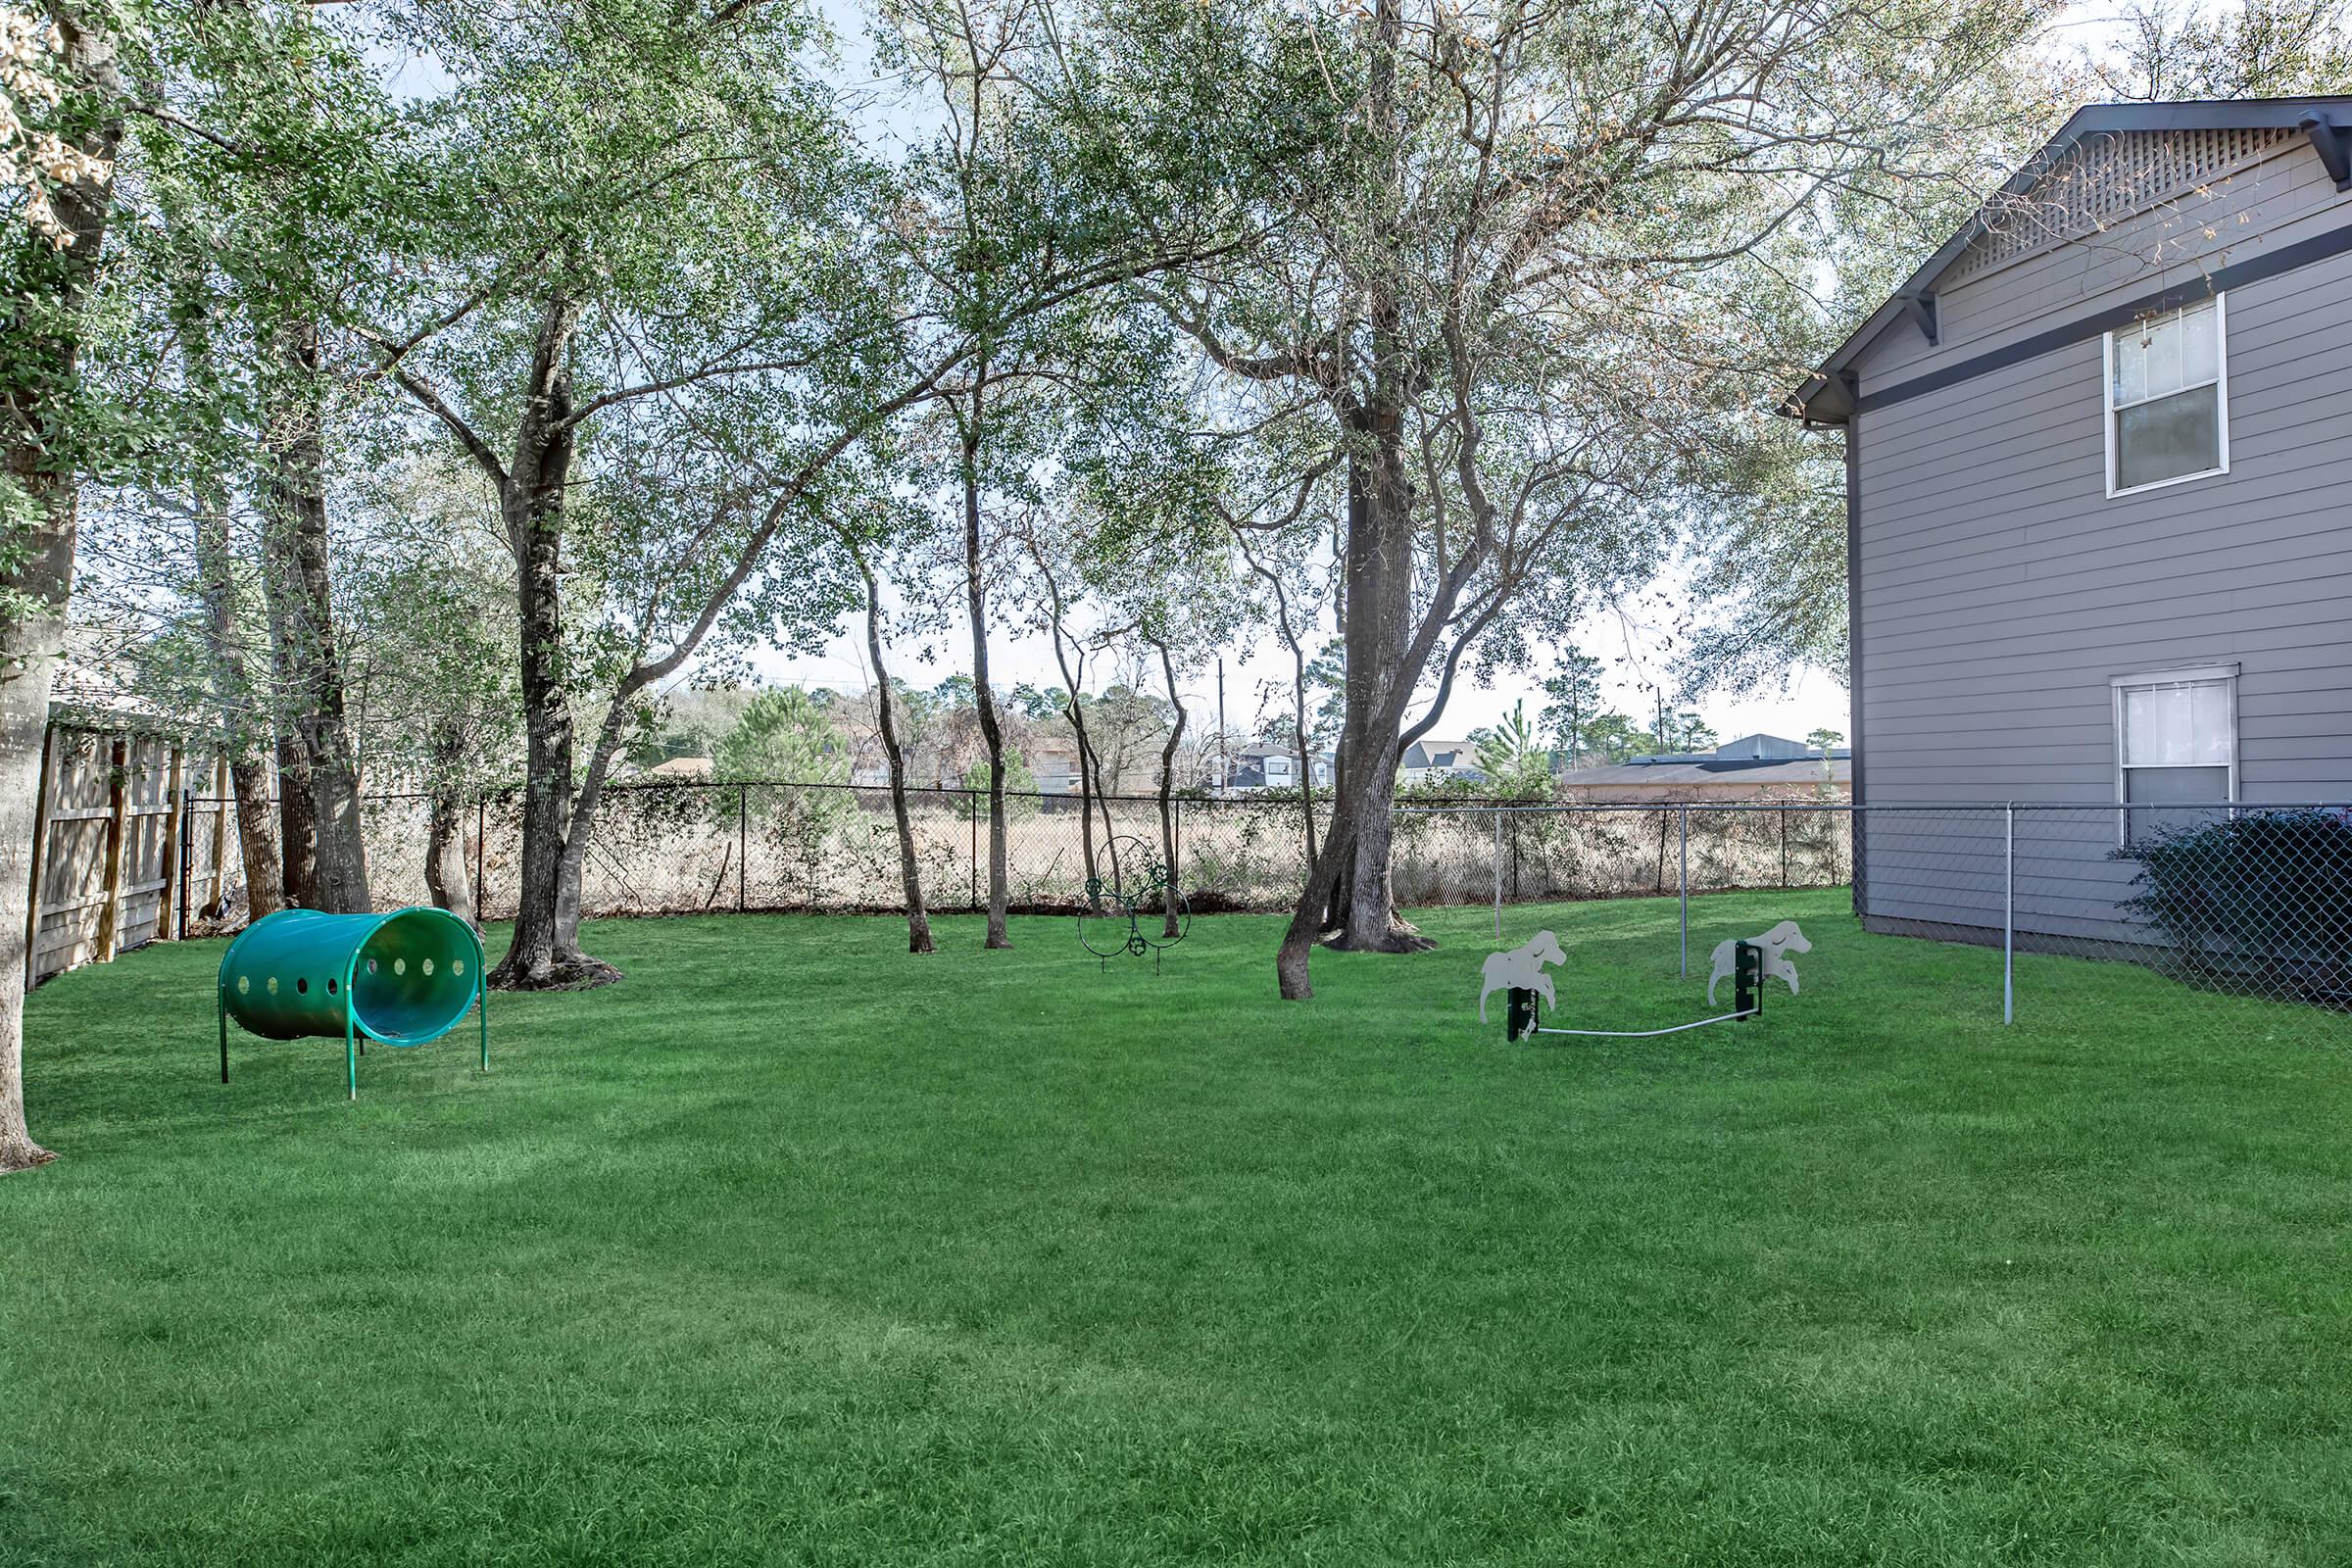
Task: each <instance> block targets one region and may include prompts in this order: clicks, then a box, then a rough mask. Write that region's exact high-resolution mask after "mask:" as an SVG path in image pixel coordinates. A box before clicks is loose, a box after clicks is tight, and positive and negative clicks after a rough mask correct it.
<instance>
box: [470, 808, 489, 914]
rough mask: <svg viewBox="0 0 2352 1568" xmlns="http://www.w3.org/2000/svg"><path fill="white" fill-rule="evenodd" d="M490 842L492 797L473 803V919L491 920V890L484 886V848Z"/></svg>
mask: <svg viewBox="0 0 2352 1568" xmlns="http://www.w3.org/2000/svg"><path fill="white" fill-rule="evenodd" d="M489 840H490V797H489V796H487V795H485V796H483V797H482V798H481V799H480V800H478V801H476V802H474V803H473V917H474V919H475V920H477V921H481V920H487V919H489V918H490V890H489V889H488V888H486V887H484V886H483V885H482V847H483V846H484V845H485V844H487V843H488V842H489Z"/></svg>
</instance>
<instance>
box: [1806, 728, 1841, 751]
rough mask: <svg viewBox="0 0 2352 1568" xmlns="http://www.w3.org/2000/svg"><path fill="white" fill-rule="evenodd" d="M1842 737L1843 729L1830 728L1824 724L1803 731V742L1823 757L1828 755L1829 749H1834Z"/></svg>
mask: <svg viewBox="0 0 2352 1568" xmlns="http://www.w3.org/2000/svg"><path fill="white" fill-rule="evenodd" d="M1844 739H1845V731H1843V730H1841V729H1831V728H1829V727H1828V726H1826V725H1825V726H1823V727H1822V728H1820V729H1814V730H1807V731H1806V732H1805V744H1806V745H1807V746H1810V747H1812V748H1813V749H1814V750H1815V751H1817V752H1819V753H1821V755H1822V756H1824V757H1827V756H1829V755H1830V753H1831V751H1832V750H1834V749H1835V748H1836V747H1837V746H1838V743H1839V742H1840V741H1843V740H1844Z"/></svg>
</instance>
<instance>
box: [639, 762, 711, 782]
mask: <svg viewBox="0 0 2352 1568" xmlns="http://www.w3.org/2000/svg"><path fill="white" fill-rule="evenodd" d="M646 771H647V772H648V773H651V774H652V775H653V776H654V777H656V778H709V777H710V776H711V773H712V771H713V768H712V766H711V759H709V758H708V757H673V758H671V759H670V760H668V761H666V762H656V763H655V764H654V765H653V766H651V767H649V768H647V769H646Z"/></svg>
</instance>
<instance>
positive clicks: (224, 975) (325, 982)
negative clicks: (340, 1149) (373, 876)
mask: <svg viewBox="0 0 2352 1568" xmlns="http://www.w3.org/2000/svg"><path fill="white" fill-rule="evenodd" d="M484 998H485V993H484V992H483V990H482V939H481V938H480V937H479V936H477V935H476V934H475V933H474V929H473V927H472V926H470V925H467V924H466V922H465V921H463V920H461V919H459V918H458V917H457V916H456V915H454V914H452V913H450V912H449V911H448V910H447V909H435V908H431V907H425V906H421V905H420V906H417V907H411V908H406V909H395V910H393V911H392V912H391V913H390V914H322V913H320V912H319V910H317V909H280V910H278V911H277V912H276V913H275V914H270V915H265V916H264V917H262V918H261V919H259V920H256V921H254V923H253V924H251V925H249V926H247V927H246V928H245V929H244V930H243V931H242V932H241V933H239V934H238V936H237V939H236V940H235V941H234V942H231V943H230V944H229V945H228V952H227V954H226V955H225V956H222V958H221V982H220V1013H221V1082H222V1083H226V1082H228V1020H229V1019H230V1018H231V1017H234V1018H235V1019H236V1020H237V1022H238V1024H240V1025H241V1026H242V1027H243V1028H244V1029H245V1030H246V1031H247V1032H248V1033H250V1034H256V1035H260V1036H261V1037H262V1038H263V1039H265V1040H300V1039H305V1038H310V1037H323V1038H326V1039H332V1038H333V1037H334V1036H336V1035H341V1036H342V1037H343V1078H344V1084H345V1086H346V1088H347V1089H348V1091H349V1093H350V1095H351V1098H352V1099H354V1100H357V1099H359V1098H360V1064H359V1057H360V1053H361V1052H362V1051H363V1050H364V1049H366V1048H365V1047H364V1046H363V1045H362V1044H361V1042H362V1041H364V1040H375V1041H380V1042H382V1043H383V1044H384V1045H387V1046H421V1045H423V1044H424V1043H425V1042H426V1041H428V1040H438V1039H439V1038H441V1036H443V1035H445V1034H447V1033H449V1032H450V1031H451V1030H452V1029H455V1028H456V1027H457V1026H458V1025H459V1024H461V1023H463V1022H464V1021H465V1019H466V1013H467V1012H468V1011H471V1010H473V1009H474V1007H475V1005H476V1004H477V1003H481V1002H483V1001H484ZM480 1017H481V1041H482V1071H484V1072H488V1071H489V1070H490V1014H489V1009H488V1007H487V1006H486V1005H485V1006H483V1007H482V1008H481V1010H480Z"/></svg>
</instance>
